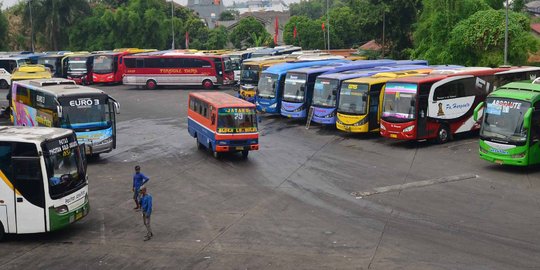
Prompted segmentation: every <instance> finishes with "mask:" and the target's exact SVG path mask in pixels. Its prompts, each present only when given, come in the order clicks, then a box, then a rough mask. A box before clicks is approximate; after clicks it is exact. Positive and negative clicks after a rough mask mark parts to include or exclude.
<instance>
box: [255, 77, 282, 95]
mask: <svg viewBox="0 0 540 270" xmlns="http://www.w3.org/2000/svg"><path fill="white" fill-rule="evenodd" d="M277 80H278V74H270V73H263V74H262V75H261V78H260V79H259V85H258V88H259V94H258V95H259V97H262V98H275V97H276V87H277V84H278V82H277Z"/></svg>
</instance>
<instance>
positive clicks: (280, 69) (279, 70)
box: [264, 59, 350, 74]
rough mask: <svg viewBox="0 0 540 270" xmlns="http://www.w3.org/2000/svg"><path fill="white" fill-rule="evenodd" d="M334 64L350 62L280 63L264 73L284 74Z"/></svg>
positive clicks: (326, 60)
mask: <svg viewBox="0 0 540 270" xmlns="http://www.w3.org/2000/svg"><path fill="white" fill-rule="evenodd" d="M335 62H350V61H349V60H344V59H324V60H318V61H298V62H287V63H280V64H276V65H273V66H271V67H269V68H268V69H267V70H265V71H264V73H267V74H268V73H270V74H284V73H286V72H287V71H289V70H291V69H298V68H303V67H309V66H315V65H324V64H330V63H335Z"/></svg>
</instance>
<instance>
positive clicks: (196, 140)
mask: <svg viewBox="0 0 540 270" xmlns="http://www.w3.org/2000/svg"><path fill="white" fill-rule="evenodd" d="M195 142H196V143H197V149H202V148H203V146H204V145H203V144H202V143H201V142H199V138H197V137H195Z"/></svg>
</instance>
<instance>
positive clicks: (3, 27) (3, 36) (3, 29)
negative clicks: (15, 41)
mask: <svg viewBox="0 0 540 270" xmlns="http://www.w3.org/2000/svg"><path fill="white" fill-rule="evenodd" d="M0 40H2V42H0V50H2V51H4V50H7V49H8V47H7V44H8V42H7V40H8V20H7V18H6V16H5V15H4V12H2V4H1V3H0Z"/></svg>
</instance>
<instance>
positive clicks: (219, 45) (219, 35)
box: [205, 26, 228, 50]
mask: <svg viewBox="0 0 540 270" xmlns="http://www.w3.org/2000/svg"><path fill="white" fill-rule="evenodd" d="M227 41H228V34H227V28H225V26H219V27H216V28H214V29H212V30H210V33H209V34H208V41H207V42H206V44H205V48H206V49H208V50H218V49H223V48H225V47H226V46H227Z"/></svg>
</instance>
